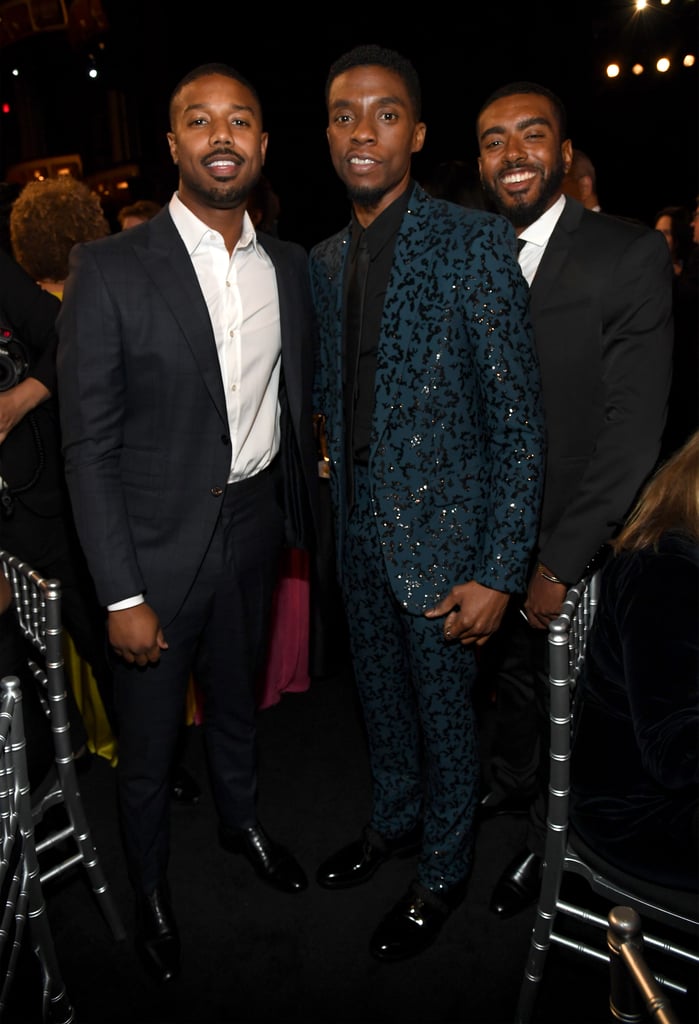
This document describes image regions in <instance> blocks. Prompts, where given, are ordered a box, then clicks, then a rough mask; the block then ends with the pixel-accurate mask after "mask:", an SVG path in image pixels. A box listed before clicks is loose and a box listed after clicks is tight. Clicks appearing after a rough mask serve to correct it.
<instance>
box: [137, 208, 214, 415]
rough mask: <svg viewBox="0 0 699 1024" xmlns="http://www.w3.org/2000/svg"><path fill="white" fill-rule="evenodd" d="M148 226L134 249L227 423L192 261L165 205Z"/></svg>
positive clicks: (208, 325)
mask: <svg viewBox="0 0 699 1024" xmlns="http://www.w3.org/2000/svg"><path fill="white" fill-rule="evenodd" d="M149 227H150V228H151V231H150V232H149V234H148V235H147V236H146V244H140V243H137V244H136V246H135V248H136V251H137V253H138V256H139V258H140V260H141V262H142V263H143V267H144V269H145V271H146V273H147V274H148V276H149V277H150V279H151V280H152V282H153V284H154V286H155V287H156V288H157V290H158V292H159V293H160V296H161V298H162V299H163V301H164V302H165V303H166V304H167V305H168V306H169V308H170V310H171V312H172V314H173V316H174V317H175V319H176V321H177V323H178V324H179V326H180V329H181V330H182V334H183V335H184V338H185V340H186V342H187V344H188V345H189V347H190V349H191V351H192V355H193V356H194V359H195V360H196V363H197V365H198V367H199V370H200V372H201V375H202V377H203V379H204V383H205V384H206V387H207V389H208V391H209V393H210V395H211V398H212V400H213V402H214V405H215V406H216V409H217V411H218V413H219V415H220V416H221V418H222V420H223V422H224V423H226V424H227V423H228V416H227V413H226V400H225V395H224V393H223V383H222V381H221V369H220V365H219V361H218V353H217V351H216V339H215V338H214V332H213V328H212V326H211V318H210V317H209V310H208V308H207V305H206V302H205V300H204V296H203V294H202V291H201V288H200V287H199V281H198V279H197V275H196V273H195V271H194V267H193V266H192V261H191V259H190V258H189V254H188V253H187V250H186V248H185V245H184V243H183V241H182V239H181V237H180V235H179V232H178V231H177V228H176V227H175V225H174V223H173V221H172V218H171V217H170V214H169V212H168V211H167V209H165V210H163V211H161V213H159V214H157V215H156V216H155V217H154V218H153V219H152V220H151V221H150V223H149Z"/></svg>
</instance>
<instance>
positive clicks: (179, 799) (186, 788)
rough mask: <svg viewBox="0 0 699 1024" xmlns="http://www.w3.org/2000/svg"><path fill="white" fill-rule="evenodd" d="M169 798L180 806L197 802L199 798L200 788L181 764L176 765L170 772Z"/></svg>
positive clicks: (187, 805)
mask: <svg viewBox="0 0 699 1024" xmlns="http://www.w3.org/2000/svg"><path fill="white" fill-rule="evenodd" d="M170 798H171V799H172V800H173V802H174V803H176V804H179V805H180V806H182V807H189V806H191V805H193V804H198V803H199V800H200V799H201V788H200V786H199V783H198V782H197V780H196V779H195V778H193V776H191V775H190V774H189V772H188V771H187V769H186V768H185V767H184V766H183V765H181V764H180V765H178V766H177V767H176V768H175V770H174V772H173V773H172V780H171V782H170Z"/></svg>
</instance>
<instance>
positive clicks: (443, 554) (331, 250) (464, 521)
mask: <svg viewBox="0 0 699 1024" xmlns="http://www.w3.org/2000/svg"><path fill="white" fill-rule="evenodd" d="M348 243H349V226H348V227H347V228H346V229H344V230H343V231H341V232H339V233H338V234H336V235H335V236H333V237H332V238H329V239H327V240H326V241H324V242H321V243H320V244H318V245H316V246H315V247H314V248H313V250H312V251H311V257H310V270H311V288H312V291H313V300H314V305H315V308H316V315H317V318H318V327H319V333H320V345H319V354H318V363H317V373H316V383H315V402H316V409H317V411H319V412H322V413H324V414H325V415H326V417H327V421H326V431H327V439H328V445H329V454H330V467H331V476H330V483H331V487H332V494H333V501H334V507H335V512H336V517H335V518H336V544H337V552H338V560H339V563H340V566H341V559H342V547H343V534H344V528H345V521H346V494H345V466H344V457H345V448H344V441H343V433H344V425H343V408H342V324H343V312H342V279H343V272H344V265H345V261H346V258H347V253H348V251H349V244H348ZM527 304H528V294H527V286H526V283H525V281H524V278H523V277H522V273H521V271H520V269H519V265H518V264H517V261H516V256H515V239H514V231H513V229H512V227H511V225H510V224H509V222H508V221H507V220H505V218H503V217H500V216H498V215H495V214H490V213H485V212H482V211H477V210H467V209H465V208H463V207H460V206H456V205H454V204H451V203H446V202H444V201H442V200H437V199H433V198H432V197H430V196H428V195H427V193H426V192H425V191H424V190H423V189H422V188H420V187H419V186H417V187H415V189H414V191H413V194H412V196H411V199H410V202H409V205H408V209H407V210H406V212H405V215H404V217H403V220H402V223H401V226H400V229H399V232H398V236H397V239H396V245H395V253H394V259H393V267H392V270H391V275H390V279H389V282H388V288H387V291H386V297H385V301H384V307H383V318H382V322H381V332H380V338H379V349H378V363H377V371H376V383H375V408H374V418H373V426H372V437H371V446H370V456H369V471H370V479H371V492H372V500H373V505H374V510H375V522H376V528H377V530H378V531H379V533H380V538H381V546H382V550H383V553H384V558H385V561H386V568H387V570H388V575H389V578H390V579H391V583H392V586H393V589H394V592H395V595H396V598H397V599H398V600H399V601H400V603H401V604H402V605H403V606H404V607H405V608H406V609H408V610H409V611H411V612H413V613H415V614H419V613H421V612H422V611H424V610H425V609H426V608H428V607H431V606H432V605H433V604H434V603H435V602H436V601H438V600H439V599H440V597H443V596H444V595H445V594H446V593H447V591H448V590H449V588H450V587H451V586H452V585H453V584H456V583H462V582H466V581H468V580H471V579H475V580H477V581H478V582H479V583H482V584H484V585H485V586H487V587H491V588H493V589H496V590H501V591H505V592H512V591H516V590H518V589H520V588H521V587H522V586H523V583H524V580H525V577H526V569H527V564H528V560H529V556H530V553H531V550H532V546H533V545H534V543H535V539H536V530H537V523H538V517H539V507H540V497H541V488H542V483H543V471H544V434H543V416H542V411H541V406H540V390H539V389H540V381H539V372H538V367H537V360H536V354H535V350H534V344H533V339H532V331H531V326H530V322H529V315H528V310H527Z"/></svg>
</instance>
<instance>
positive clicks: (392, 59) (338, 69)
mask: <svg viewBox="0 0 699 1024" xmlns="http://www.w3.org/2000/svg"><path fill="white" fill-rule="evenodd" d="M368 64H376V65H378V66H379V67H381V68H388V70H389V71H394V72H395V73H396V74H397V75H398V76H399V77H400V78H402V79H403V83H404V85H405V87H406V89H407V90H408V96H409V97H410V102H411V104H412V108H413V113H414V115H415V120H416V121H419V120H420V115H421V113H422V89H421V88H420V78H419V77H418V73H417V71H416V70H415V68H414V66H413V64H412V63H411V62H410V61H409V60H408V58H407V57H404V56H403V54H402V53H398V51H397V50H389V49H387V48H386V47H385V46H378V45H377V44H376V43H366V44H364V45H362V46H355V47H354V48H353V49H352V50H348V51H347V53H344V54H343V55H342V56H341V57H338V58H337V60H336V61H334V63H333V64H331V66H330V71H329V72H328V77H327V78H326V80H325V102H326V104H327V102H328V99H329V98H330V86H331V85H332V83H333V82H334V81H335V79H336V78H337V76H338V75H342V74H344V72H345V71H349V70H350V68H361V67H365V66H366V65H368Z"/></svg>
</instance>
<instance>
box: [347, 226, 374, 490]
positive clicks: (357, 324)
mask: <svg viewBox="0 0 699 1024" xmlns="http://www.w3.org/2000/svg"><path fill="white" fill-rule="evenodd" d="M368 269H369V249H368V248H367V244H366V240H365V238H364V235H363V234H362V235H361V237H360V239H359V245H358V246H357V249H356V251H355V254H354V259H353V261H352V262H351V263H350V268H349V273H350V276H349V281H348V282H347V298H346V310H345V439H346V452H345V454H346V458H347V488H348V506H349V507H351V506H352V502H353V498H354V487H353V476H354V473H353V469H354V410H355V405H356V400H357V370H358V366H359V353H360V351H361V342H362V325H363V321H364V296H365V293H366V280H367V271H368Z"/></svg>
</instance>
